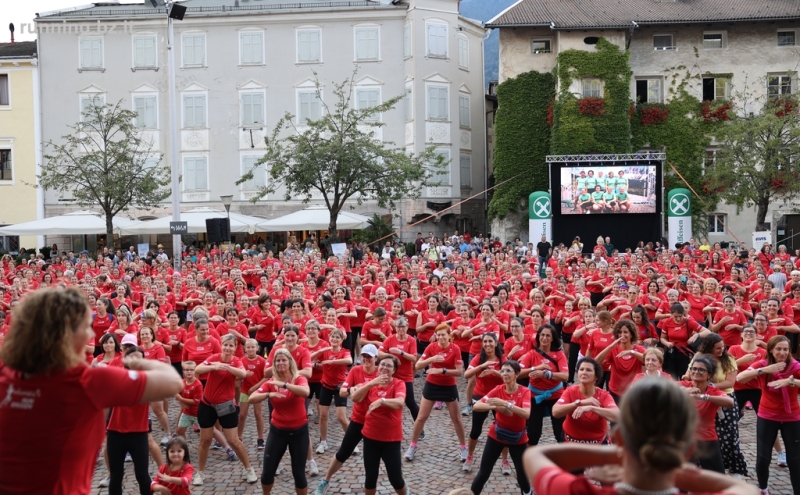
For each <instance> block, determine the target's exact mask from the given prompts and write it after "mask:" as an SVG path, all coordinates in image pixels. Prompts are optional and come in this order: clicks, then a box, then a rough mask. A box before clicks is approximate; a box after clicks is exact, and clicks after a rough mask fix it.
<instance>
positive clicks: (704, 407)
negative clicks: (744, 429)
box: [678, 381, 796, 442]
mask: <svg viewBox="0 0 800 495" xmlns="http://www.w3.org/2000/svg"><path fill="white" fill-rule="evenodd" d="M678 385H680V386H682V387H686V388H692V386H693V385H692V382H687V381H681V382H678ZM706 393H707V394H708V395H710V396H712V397H718V396H721V395H727V394H725V392H723V391H722V390H720V389H718V388H717V387H715V386H714V385H713V384H710V383H709V384H708V388H706ZM795 402H796V401H795ZM761 404H762V406H761V407H763V404H764V399H763V398H762V399H761ZM694 405H695V406H696V407H697V419H698V421H697V431H696V433H695V435H696V436H697V439H698V440H703V441H705V442H711V441H713V440H717V438H718V437H717V427H716V424H715V423H714V418H715V417H716V416H717V411H718V410H719V406H717V405H715V404H712V403H711V402H709V401H704V400H695V401H694ZM759 410H760V408H759Z"/></svg>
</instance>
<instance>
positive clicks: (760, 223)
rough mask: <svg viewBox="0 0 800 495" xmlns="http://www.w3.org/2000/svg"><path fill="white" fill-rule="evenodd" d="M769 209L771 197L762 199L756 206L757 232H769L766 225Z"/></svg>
mask: <svg viewBox="0 0 800 495" xmlns="http://www.w3.org/2000/svg"><path fill="white" fill-rule="evenodd" d="M768 209H769V197H764V198H761V199H760V200H759V201H758V203H757V204H756V232H764V231H765V230H768V229H767V227H766V225H764V223H765V221H766V219H767V210H768Z"/></svg>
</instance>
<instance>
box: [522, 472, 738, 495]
mask: <svg viewBox="0 0 800 495" xmlns="http://www.w3.org/2000/svg"><path fill="white" fill-rule="evenodd" d="M533 490H534V492H535V493H536V494H537V495H617V494H618V492H617V490H616V489H615V488H613V487H610V486H605V487H600V486H596V485H593V484H592V482H591V481H589V480H588V479H587V478H585V477H583V476H575V475H574V474H572V473H568V472H566V471H564V470H562V469H561V468H560V467H558V466H551V467H547V468H544V469H542V470H540V471H539V472H538V473H536V477H535V478H534V479H533ZM695 495H701V494H699V493H698V494H695ZM702 495H725V494H724V493H723V492H708V493H704V494H702Z"/></svg>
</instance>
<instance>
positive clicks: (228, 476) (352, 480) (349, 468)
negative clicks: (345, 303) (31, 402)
mask: <svg viewBox="0 0 800 495" xmlns="http://www.w3.org/2000/svg"><path fill="white" fill-rule="evenodd" d="M422 380H423V379H422V378H418V379H417V380H416V382H417V383H416V386H415V396H416V397H417V400H419V398H420V397H421V396H422V385H423V381H422ZM459 389H460V390H461V391H462V395H463V391H464V383H463V380H462V381H461V383H460V384H459ZM263 409H264V413H265V414H267V413H266V410H267V408H266V406H265V407H264V408H263ZM331 409H333V408H331ZM169 412H170V420H171V423H172V424H175V422H176V417H177V414H178V412H179V409H178V407H177V403H175V402H174V401H173V402H172V404H171V406H170V411H169ZM403 416H404V430H405V440H404V442H403V452H405V449H406V448H407V446H408V441H409V439H410V437H411V430H412V427H413V423H412V421H411V414H409V413H408V410H407V409H406V410H405V411H404V414H403ZM348 417H349V408H348ZM314 419H315V418H314V417H313V416H312V417H311V418H309V423H310V427H311V428H310V429H311V438H312V441H313V444H314V448H316V447H317V442H318V441H319V428H318V426H317V425H315V424H314ZM462 420H463V421H464V425H465V429H466V431H467V434H469V428H470V425H471V417H467V418H462ZM265 423H266V424H265V428H266V430H267V431H265V434H264V436H265V438H266V434H267V432H268V430H269V423H268V422H267V421H266V420H265ZM153 424H154V431H153V437H154V438H155V440H156V441H157V442H158V441H159V440H160V439H161V437H162V436H163V435H162V433H161V431H160V430H159V427H158V422H157V421H155V420H154V421H153ZM544 425H545V426H544V434H543V436H542V439H543V443H553V442H554V440H553V436H552V429H551V427H550V422H549V420H547V419H545V421H544ZM755 426H756V422H755V414H754V412H753V411H747V414H746V415H745V418H744V419H743V420H742V422H741V423H740V424H739V431H740V437H741V445H742V451H743V452H744V455H745V458H746V459H747V465H748V468H749V470H750V475H751V476H752V477H753V478H751V479H749V481H750V483H753V484H755V457H756V435H755ZM488 427H489V422H488V421H487V422H486V424H485V425H484V434H483V435H482V437H481V439H480V440H479V442H478V447H477V449H476V456H475V457H476V459H475V465H474V467H473V470H472V472H471V473H464V472H462V471H461V462H460V460H459V455H458V440H457V439H456V435H455V432H454V431H453V427H452V424H451V423H450V418H449V415H448V414H447V409H446V408H445V409H442V410H441V411H436V410H434V411H432V412H431V417H430V419H429V420H428V422H427V424H426V427H425V433H426V435H427V437H426V439H425V440H422V441H420V443H419V451H418V453H417V456H416V460H414V461H413V462H406V461H403V475H404V477H405V480H406V481H407V483H408V486H409V489H410V490H411V491H412V493H413V494H414V495H439V494H446V493H448V492H449V491H450V490H452V489H454V488H461V487H467V488H469V486H470V485H471V483H472V480H473V478H474V477H475V475H476V474H477V471H478V464H479V463H480V454H481V452H483V444H484V440H485V438H486V437H485V434H486V431H487V430H488ZM328 429H329V434H328V445H329V448H328V451H327V452H326V453H325V454H322V455H319V454H315V459H316V462H317V465H318V466H319V469H320V471H321V472H322V474H324V472H325V469H327V466H328V463H329V462H330V460H331V458H332V457H333V455H334V454H335V452H336V449H337V448H338V445H339V443H340V441H341V436H342V431H341V427H340V426H339V424H338V422H337V421H336V419H335V417H334V415H333V411H331V414H330V420H329V428H328ZM187 436H188V438H187V441H188V442H189V450H190V454H191V456H192V461H193V464H194V465H195V468H196V466H197V443H198V439H199V434H198V433H194V432H192V431H189V432H187ZM256 438H257V435H256V429H255V421H254V420H253V416H252V410H251V413H250V417H249V418H248V421H247V427H246V428H245V432H244V444H245V446H246V447H247V450H248V453H249V455H250V460H251V463H252V465H253V466H254V467H255V470H256V473H257V474H258V475H259V476H260V474H261V466H262V464H263V462H262V461H263V452H257V451H256ZM288 460H289V457H288V453H287V454H286V456H285V457H284V466H285V467H286V468H287V469H286V470H284V472H283V474H281V475H279V476H277V477H276V481H275V485H274V488H273V491H272V493H273V494H275V495H290V494H291V495H294V493H295V491H294V483H293V480H292V475H291V472H290V470H289V469H288ZM125 469H126V471H125V480H124V484H123V491H124V493H126V494H136V493H138V485H137V483H136V479H135V478H134V475H133V466H132V464H131V463H126V466H125ZM241 470H242V465H241V463H239V462H229V461H228V460H227V456H226V455H225V453H224V452H222V451H219V450H211V451H210V452H209V459H208V465H207V468H206V481H205V485H204V486H202V487H192V493H193V494H209V495H210V494H224V495H243V494H254V493H258V494H260V493H261V484H260V481H259V482H256V483H255V484H253V485H250V484H247V483H246V482H245V481H243V480H242V479H241ZM156 472H157V468H156V465H155V463H152V462H151V469H150V473H151V476H152V475H154V474H155V473H156ZM106 474H107V471H106V468H105V466H104V465H103V463H102V461H100V462H98V466H97V469H96V470H95V475H94V479H93V480H92V487H93V491H92V493H98V494H99V493H107V492H108V490H107V489H106V488H99V486H98V484H99V482H100V479H101V478H102V477H103V476H105V475H106ZM320 479H321V477H320V476H317V477H310V476H309V477H308V483H309V484H308V486H309V493H310V494H313V492H314V490H315V489H316V487H317V484H318V483H319V480H320ZM363 482H364V468H363V457H361V456H360V455H357V456H353V457H352V458H351V459H350V460H348V461H347V462H346V463H345V465H344V467H343V468H342V469H341V470H340V471H339V472H338V473H336V475H335V476H334V477H333V479H332V481H331V486H330V489H329V490H328V493H329V494H358V493H363V489H362V486H363ZM769 488H770V493H771V494H772V495H790V494H792V488H791V484H790V482H789V471H788V469H786V468H781V467H778V465H777V464H776V458H775V455H774V453H773V459H772V466H771V468H770V480H769ZM393 493H395V492H394V490H393V489H392V487H391V485H390V484H389V481H388V479H387V478H386V474H385V471H384V469H383V467H381V476H380V478H379V483H378V494H381V495H382V494H393ZM483 493H485V494H492V495H516V494H519V493H520V490H519V488H518V487H517V483H516V478H515V475H511V476H503V475H502V474H501V473H500V462H499V461H498V463H497V466H496V467H495V470H494V473H493V474H492V477H491V478H490V479H489V482H488V483H487V484H486V487H485V488H484V491H483Z"/></svg>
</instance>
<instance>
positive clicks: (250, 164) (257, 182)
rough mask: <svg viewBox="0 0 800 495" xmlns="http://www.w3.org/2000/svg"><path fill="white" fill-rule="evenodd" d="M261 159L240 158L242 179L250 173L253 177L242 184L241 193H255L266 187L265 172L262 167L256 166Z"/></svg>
mask: <svg viewBox="0 0 800 495" xmlns="http://www.w3.org/2000/svg"><path fill="white" fill-rule="evenodd" d="M260 158H261V157H259V156H255V155H245V156H243V157H242V177H244V175H245V174H247V173H248V172H250V171H252V173H253V177H252V178H251V179H247V180H246V181H244V182H242V184H241V188H242V190H243V191H255V190H258V189H261V188H262V187H266V186H267V170H266V169H265V168H264V165H258V166H256V163H257V162H258V160H260Z"/></svg>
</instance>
